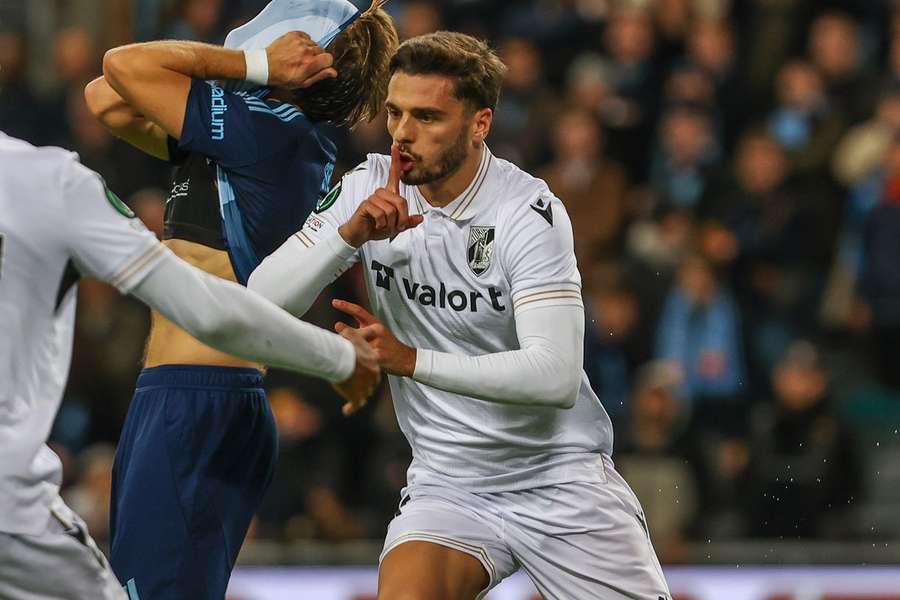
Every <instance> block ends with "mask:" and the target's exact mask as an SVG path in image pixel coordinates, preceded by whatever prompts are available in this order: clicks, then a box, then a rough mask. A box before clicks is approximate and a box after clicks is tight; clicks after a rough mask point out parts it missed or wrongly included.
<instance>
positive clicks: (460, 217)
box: [249, 147, 612, 492]
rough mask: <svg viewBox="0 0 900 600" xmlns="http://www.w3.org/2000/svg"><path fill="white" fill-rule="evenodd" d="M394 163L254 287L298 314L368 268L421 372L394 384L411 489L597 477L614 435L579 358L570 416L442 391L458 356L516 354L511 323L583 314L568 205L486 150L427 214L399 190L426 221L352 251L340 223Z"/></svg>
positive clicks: (344, 189)
mask: <svg viewBox="0 0 900 600" xmlns="http://www.w3.org/2000/svg"><path fill="white" fill-rule="evenodd" d="M389 168H390V157H387V156H382V155H376V154H372V155H369V157H368V160H367V161H366V162H365V163H363V164H362V165H360V166H359V167H357V168H356V169H355V170H353V171H352V172H350V173H348V174H347V175H345V176H344V178H343V179H342V181H341V182H340V183H339V184H338V186H336V187H335V189H333V190H332V192H331V193H330V194H329V195H328V196H326V198H325V199H324V200H323V202H322V203H320V206H319V207H318V208H317V210H316V212H315V214H313V215H311V216H310V218H309V219H308V220H307V222H306V224H305V226H304V227H303V229H302V230H301V231H299V232H298V233H297V234H295V235H294V236H293V237H292V238H290V239H289V240H288V241H287V242H286V243H285V244H284V245H283V246H282V247H281V248H280V249H279V250H277V251H276V252H275V253H273V254H272V255H271V256H270V257H269V258H268V259H266V261H263V263H262V265H260V267H259V268H258V269H257V271H256V272H255V273H254V274H253V275H252V276H251V278H250V284H249V285H250V287H251V288H252V289H256V290H257V291H260V292H261V293H263V294H264V295H266V296H267V297H269V298H270V299H272V300H274V301H275V302H276V303H277V304H280V305H281V306H284V307H286V308H288V309H289V310H292V311H294V312H295V313H298V312H303V311H304V310H306V308H307V307H308V305H309V303H310V302H311V300H312V298H314V297H315V295H317V294H318V292H319V291H320V290H321V288H322V286H324V285H325V284H326V283H327V281H328V280H331V279H334V278H335V277H337V275H338V274H339V273H340V272H342V271H343V270H346V269H347V268H349V266H350V265H352V264H353V263H354V262H362V266H363V270H364V273H365V280H366V283H367V287H368V292H369V298H370V300H371V304H372V307H373V310H374V312H375V313H376V315H377V316H378V318H379V319H380V320H381V321H382V322H383V323H384V324H385V325H386V326H387V327H388V328H389V329H390V330H391V331H392V332H393V333H394V334H395V335H396V336H397V337H398V338H399V339H400V341H401V342H403V343H405V344H407V345H409V346H412V347H415V348H417V349H418V357H417V365H416V374H415V377H413V378H403V377H395V376H390V377H389V380H390V385H391V392H392V395H393V398H394V405H395V407H396V412H397V418H398V421H399V424H400V428H401V429H402V430H403V432H404V434H405V435H406V437H407V439H408V440H409V443H410V445H411V447H412V452H413V464H412V465H411V467H410V472H409V480H410V482H411V483H412V482H414V481H422V480H427V479H428V478H430V477H440V478H444V479H450V480H452V481H453V483H454V484H456V485H460V486H462V487H464V488H466V489H469V490H472V491H483V492H492V491H505V490H514V489H523V488H531V487H538V486H543V485H551V484H554V483H561V482H567V481H597V480H600V479H601V478H602V474H601V470H600V469H599V468H598V467H597V459H598V458H599V455H601V454H609V453H610V452H611V448H612V426H611V423H610V421H609V417H608V416H607V414H606V411H605V410H604V409H603V407H602V406H601V404H600V402H599V400H598V398H597V396H596V395H595V394H594V393H593V392H592V391H591V388H590V386H589V384H588V380H587V376H586V375H585V374H584V372H583V370H582V369H581V364H580V354H579V355H578V358H577V359H573V360H572V361H564V363H565V364H568V363H572V365H571V368H572V369H575V372H574V373H558V374H557V376H558V377H560V378H569V377H570V376H574V377H575V378H576V379H580V383H579V381H577V380H576V381H575V383H576V385H575V386H574V387H577V394H576V397H575V399H574V406H571V408H564V407H561V406H560V405H559V403H556V406H553V405H550V404H552V403H545V404H542V403H540V402H535V399H534V398H530V399H529V398H526V396H527V395H528V393H527V391H523V390H516V389H510V390H509V395H508V397H507V398H503V397H502V396H503V393H502V390H496V389H493V390H491V391H490V393H489V394H488V393H486V394H485V395H484V396H490V397H491V400H485V399H480V398H478V397H477V396H478V395H479V394H477V393H473V394H462V393H456V392H452V391H445V390H444V389H439V387H436V386H440V387H444V388H453V387H454V386H457V387H458V386H459V384H458V383H456V384H454V382H453V381H450V380H452V379H453V377H452V374H448V373H447V372H446V370H447V368H448V366H449V365H452V364H454V359H453V356H456V357H482V358H487V357H486V356H485V355H493V356H500V355H501V354H502V353H507V352H510V351H515V350H519V349H520V339H521V338H520V335H519V334H520V333H521V332H517V328H516V320H517V316H521V315H522V314H523V313H525V312H526V311H530V310H531V309H536V308H540V307H544V308H547V307H566V308H569V309H576V310H577V311H578V314H579V315H580V318H581V319H583V307H582V301H581V278H580V276H579V273H578V268H577V265H576V261H575V254H574V250H573V241H572V228H571V223H570V221H569V218H568V215H567V214H566V211H565V208H564V206H563V205H562V203H561V202H560V201H559V199H557V198H556V197H555V196H554V195H553V194H552V193H551V192H550V190H549V189H548V188H547V186H546V184H545V183H544V182H543V181H541V180H539V179H536V178H534V177H531V176H530V175H528V174H527V173H525V172H523V171H521V170H520V169H518V168H517V167H515V166H514V165H512V164H511V163H509V162H506V161H504V160H500V159H497V158H496V157H494V156H492V155H491V153H490V151H489V150H488V149H487V148H486V147H485V149H484V152H483V158H482V162H481V165H480V167H479V170H478V173H477V175H476V177H475V178H474V180H473V181H472V183H471V185H470V186H469V187H468V189H466V190H465V191H464V192H463V193H462V194H461V195H460V196H459V197H458V198H456V199H455V200H454V201H453V202H451V203H450V204H448V205H447V206H444V207H442V208H436V207H432V206H430V205H429V204H428V203H427V202H426V201H425V199H424V198H423V197H422V195H421V194H420V192H419V190H418V189H417V188H416V187H414V186H407V185H404V184H401V186H400V194H401V196H403V197H404V198H406V199H407V202H408V207H409V213H410V214H422V215H423V216H424V222H423V223H422V224H421V225H419V226H418V227H416V228H414V229H411V230H407V231H405V232H403V233H401V234H399V235H398V236H397V237H396V238H394V239H393V240H382V241H372V242H367V243H365V244H363V245H362V246H361V247H360V248H359V249H357V250H354V249H353V248H351V247H349V246H347V245H346V243H344V242H343V240H342V239H341V238H340V235H339V234H338V233H337V228H338V227H339V226H340V225H342V224H343V223H345V222H346V221H347V220H348V219H349V218H350V216H351V215H352V214H353V213H354V212H355V210H356V209H357V207H358V206H359V205H360V204H361V203H362V202H363V201H364V200H365V199H366V198H368V197H369V196H370V195H371V194H372V193H373V192H374V191H375V190H376V189H377V188H379V187H383V186H384V185H385V183H386V181H387V177H388V171H389ZM284 265H293V266H294V269H295V270H294V271H293V272H291V271H290V270H285V268H284ZM317 270H318V271H325V272H326V273H327V276H326V277H325V278H324V280H319V281H312V280H311V277H313V276H312V275H310V274H311V273H315V272H317ZM310 286H312V287H310ZM570 312H571V311H570ZM566 326H567V327H569V324H568V323H567V324H566ZM573 329H574V328H573ZM579 331H581V332H582V335H583V330H579ZM581 341H582V340H581V338H580V336H579V339H578V344H580V343H581ZM455 364H459V365H465V364H467V361H466V360H465V359H464V358H463V359H462V360H456V361H455ZM496 364H501V363H500V362H498V363H496ZM448 375H449V376H448ZM465 375H466V374H465V373H460V374H458V377H457V379H458V380H459V379H463V378H465ZM550 376H551V377H552V375H550ZM513 387H515V386H513ZM517 387H522V386H517ZM517 394H518V395H521V396H522V397H521V398H519V397H517Z"/></svg>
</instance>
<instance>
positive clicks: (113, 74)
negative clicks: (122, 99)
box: [103, 44, 146, 96]
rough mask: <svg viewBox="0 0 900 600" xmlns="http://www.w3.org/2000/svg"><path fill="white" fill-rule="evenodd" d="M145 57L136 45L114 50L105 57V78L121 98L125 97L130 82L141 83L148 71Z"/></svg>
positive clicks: (107, 52) (108, 51) (109, 51)
mask: <svg viewBox="0 0 900 600" xmlns="http://www.w3.org/2000/svg"><path fill="white" fill-rule="evenodd" d="M143 56H144V55H143V54H142V53H141V51H140V48H139V47H138V45H136V44H132V45H130V46H119V47H118V48H112V49H110V50H107V51H106V54H104V55H103V77H104V79H106V81H107V83H108V84H109V86H110V87H111V88H112V89H113V90H115V91H116V92H118V93H119V95H120V96H124V91H125V89H126V88H127V87H128V86H129V83H130V82H136V81H139V80H140V78H141V76H142V72H143V71H146V60H143V59H142V57H143Z"/></svg>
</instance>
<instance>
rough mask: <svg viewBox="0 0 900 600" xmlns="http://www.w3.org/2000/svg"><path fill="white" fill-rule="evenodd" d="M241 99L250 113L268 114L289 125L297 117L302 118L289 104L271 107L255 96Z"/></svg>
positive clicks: (301, 114)
mask: <svg viewBox="0 0 900 600" xmlns="http://www.w3.org/2000/svg"><path fill="white" fill-rule="evenodd" d="M242 98H243V99H244V102H245V103H246V104H247V108H249V109H250V111H251V112H261V113H268V114H270V115H273V116H275V117H278V118H279V119H281V120H282V121H284V122H285V123H289V122H291V121H293V120H294V119H296V118H297V117H301V116H303V113H302V112H300V110H298V109H297V107H296V106H292V105H290V104H282V105H281V106H275V107H273V106H272V105H271V104H269V103H267V102H266V101H264V100H260V99H259V98H257V97H255V96H242Z"/></svg>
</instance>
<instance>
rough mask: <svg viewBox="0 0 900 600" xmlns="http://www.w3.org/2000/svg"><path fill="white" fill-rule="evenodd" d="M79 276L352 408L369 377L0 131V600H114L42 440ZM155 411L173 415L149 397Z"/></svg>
mask: <svg viewBox="0 0 900 600" xmlns="http://www.w3.org/2000/svg"><path fill="white" fill-rule="evenodd" d="M80 274H85V275H92V276H94V277H97V278H99V279H102V280H104V281H107V282H109V283H111V284H113V285H115V286H116V287H117V288H118V289H119V291H121V292H122V293H131V294H133V295H134V296H135V297H137V298H139V299H140V300H142V301H144V302H145V303H146V304H148V305H149V306H151V307H152V308H154V309H155V310H158V311H159V312H160V313H161V314H164V315H166V317H167V318H170V319H172V321H173V322H175V323H177V324H178V325H179V326H180V327H184V329H185V330H186V331H189V332H190V333H191V334H192V335H194V336H196V337H197V338H198V339H200V340H203V341H204V342H205V343H208V344H210V345H211V346H214V347H216V348H219V349H220V350H222V351H223V352H231V353H234V354H237V355H240V356H242V357H244V358H246V359H247V360H255V361H262V362H265V363H269V364H273V365H279V366H282V367H285V368H288V369H292V370H296V371H300V372H303V373H309V374H312V375H318V376H321V377H324V378H326V379H328V380H330V381H333V382H336V381H344V380H346V382H345V383H343V384H340V385H339V386H338V388H339V390H340V391H342V393H343V394H344V395H345V397H346V398H347V399H348V401H350V403H351V405H352V406H358V405H360V404H361V403H362V402H364V400H365V397H366V396H367V395H368V393H369V391H370V390H371V389H372V387H374V385H375V384H376V383H377V381H378V367H377V363H376V359H375V356H374V353H372V352H371V350H370V349H369V347H368V345H367V344H366V343H365V341H364V340H363V339H362V338H361V337H360V338H358V339H357V340H355V345H356V352H354V345H353V344H351V343H350V342H348V341H347V340H342V339H340V337H338V336H335V335H334V334H332V333H329V332H326V331H323V330H321V329H318V328H316V327H313V326H311V325H308V324H305V323H302V322H300V321H297V320H295V319H293V318H292V317H291V316H290V315H288V314H287V313H285V312H284V311H281V310H279V309H278V308H277V307H275V306H273V305H272V304H271V303H270V302H266V301H265V300H263V299H262V298H259V297H258V296H257V295H256V294H253V293H251V292H248V291H247V290H246V289H243V288H241V287H240V286H238V285H236V284H234V283H231V282H227V281H224V280H222V279H219V278H216V277H211V276H209V275H206V274H205V273H202V272H201V271H199V270H197V269H195V268H192V267H190V266H189V265H188V264H187V263H185V262H184V261H182V260H179V259H178V258H176V257H175V256H174V255H173V254H172V252H171V251H169V250H168V249H166V248H165V247H164V246H163V245H162V244H160V243H159V242H158V241H157V240H156V238H155V237H154V235H153V234H152V233H151V232H149V231H148V230H147V229H146V228H145V227H143V225H142V224H141V222H140V221H138V220H137V219H136V218H135V216H134V214H133V213H132V212H131V211H130V210H129V209H128V208H127V207H126V206H125V205H124V204H122V202H121V201H119V199H118V198H117V197H116V196H115V194H113V193H112V192H111V191H109V190H108V189H104V184H103V183H102V180H101V179H100V177H99V176H98V175H97V174H96V173H94V172H92V171H90V170H88V169H87V168H85V167H83V166H82V165H81V164H79V163H78V161H77V157H76V156H75V155H74V154H73V153H70V152H66V151H64V150H61V149H58V148H35V147H34V146H31V145H30V144H28V143H26V142H23V141H21V140H17V139H14V138H11V137H8V136H6V135H4V134H3V133H0V331H3V336H2V337H0V381H3V385H2V387H0V447H2V448H3V460H2V461H0V598H4V599H5V600H31V599H35V598H60V599H66V600H69V599H71V600H98V599H100V600H109V599H113V598H116V599H119V598H124V597H125V593H124V592H123V590H122V587H121V586H120V585H119V583H118V582H117V581H116V578H115V576H113V574H112V572H111V571H110V570H109V566H108V564H107V562H106V559H105V558H104V557H103V555H102V554H101V553H100V550H98V549H97V545H96V544H95V543H94V541H93V540H92V539H91V537H90V535H89V534H88V532H87V529H86V527H85V524H84V521H82V520H81V519H80V518H79V517H78V516H77V515H75V514H74V513H73V512H72V511H71V510H70V509H69V508H68V507H67V506H66V505H65V504H64V503H63V501H62V499H61V498H60V496H59V485H60V481H61V479H62V473H61V470H62V465H61V464H60V461H59V458H58V457H57V456H56V455H55V454H54V453H53V452H52V451H51V450H50V448H48V447H47V446H46V444H45V443H44V442H45V441H46V439H47V436H48V435H49V434H50V428H51V426H52V425H53V419H54V417H55V415H56V411H57V409H58V408H59V403H60V401H61V399H62V394H63V388H64V387H65V382H66V377H67V374H68V370H69V358H70V355H71V352H72V332H73V325H74V319H75V298H76V291H75V284H76V282H77V280H78V278H79V276H80ZM351 339H352V338H351ZM348 377H350V379H349V380H348ZM177 400H178V399H176V401H177ZM223 400H226V398H224V397H223ZM160 409H161V410H164V411H167V412H169V411H172V410H174V409H175V407H174V406H173V403H172V402H168V403H167V402H165V401H162V402H161V403H160ZM232 434H233V435H235V436H236V438H235V439H234V442H235V443H244V444H248V442H249V440H248V438H247V435H246V434H244V433H242V432H240V431H233V432H232ZM179 442H180V440H177V439H169V440H160V443H162V444H165V445H169V444H172V443H179ZM169 448H171V446H169ZM246 451H248V452H250V451H253V448H252V447H251V448H247V449H246Z"/></svg>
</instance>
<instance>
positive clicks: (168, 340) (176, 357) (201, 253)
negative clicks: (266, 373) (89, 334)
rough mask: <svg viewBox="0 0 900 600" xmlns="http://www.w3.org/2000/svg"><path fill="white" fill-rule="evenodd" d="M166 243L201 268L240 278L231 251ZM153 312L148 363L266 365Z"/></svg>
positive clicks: (150, 365) (182, 242)
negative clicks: (210, 343) (205, 341)
mask: <svg viewBox="0 0 900 600" xmlns="http://www.w3.org/2000/svg"><path fill="white" fill-rule="evenodd" d="M163 243H164V244H165V245H166V246H168V247H169V248H170V249H171V250H172V251H173V252H174V253H175V254H176V255H178V256H179V257H180V258H182V259H184V260H186V261H187V262H189V263H190V264H192V265H194V266H195V267H197V268H198V269H202V270H204V271H206V272H207V273H211V274H213V275H215V276H217V277H221V278H223V279H228V280H230V281H235V280H236V278H235V275H234V271H233V269H232V268H231V261H230V260H229V258H228V253H227V252H225V251H223V250H214V249H213V248H209V247H207V246H203V245H201V244H197V243H195V242H188V241H185V240H165V241H164V242H163ZM151 315H152V317H151V319H152V320H151V325H150V337H149V339H148V340H147V352H146V355H145V357H144V366H145V367H158V366H160V365H211V366H217V367H253V368H256V369H260V370H262V369H263V366H262V365H259V364H257V363H253V362H249V361H246V360H242V359H240V358H236V357H234V356H230V355H228V354H225V353H223V352H219V351H218V350H214V349H212V348H210V347H209V346H207V345H206V344H203V343H201V342H198V341H197V340H196V339H194V338H193V337H191V335H190V334H188V333H187V332H186V331H184V330H183V329H181V328H180V327H178V326H177V325H175V324H174V323H172V321H170V320H168V319H167V318H165V317H164V316H162V315H161V314H159V313H158V312H156V311H153V312H152V313H151Z"/></svg>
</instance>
